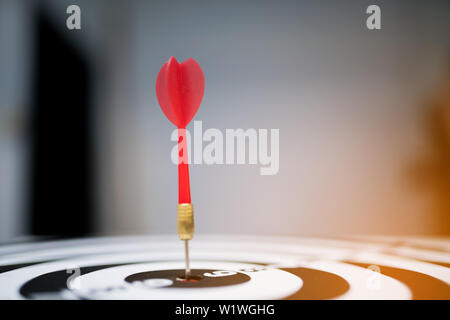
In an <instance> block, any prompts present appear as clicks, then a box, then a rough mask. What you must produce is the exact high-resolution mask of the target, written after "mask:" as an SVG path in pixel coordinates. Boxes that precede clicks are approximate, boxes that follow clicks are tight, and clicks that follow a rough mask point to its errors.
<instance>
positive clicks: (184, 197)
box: [178, 128, 191, 203]
mask: <svg viewBox="0 0 450 320" xmlns="http://www.w3.org/2000/svg"><path fill="white" fill-rule="evenodd" d="M188 159H189V156H188V148H187V138H186V129H182V128H178V203H190V202H191V186H190V183H189V163H188Z"/></svg>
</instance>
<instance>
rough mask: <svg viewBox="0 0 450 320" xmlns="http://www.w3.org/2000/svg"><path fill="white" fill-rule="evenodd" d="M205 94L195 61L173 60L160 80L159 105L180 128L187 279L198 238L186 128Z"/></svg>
mask: <svg viewBox="0 0 450 320" xmlns="http://www.w3.org/2000/svg"><path fill="white" fill-rule="evenodd" d="M204 91H205V77H204V76H203V71H202V69H201V68H200V65H199V64H198V63H197V62H196V61H195V60H194V59H192V58H189V59H187V60H186V61H184V62H182V63H178V61H177V60H176V59H175V58H174V57H170V59H169V61H168V62H166V63H165V64H164V65H163V66H162V68H161V70H160V71H159V74H158V78H157V79H156V96H157V98H158V101H159V105H160V106H161V109H162V111H163V112H164V114H165V115H166V117H167V118H168V119H169V120H170V121H171V122H172V123H173V124H174V125H176V126H177V127H178V235H179V237H180V239H182V240H185V254H186V273H185V278H186V279H189V277H190V268H189V247H188V240H190V239H192V237H193V235H194V216H193V212H194V211H193V207H192V204H191V189H190V185H189V164H188V159H189V158H188V150H187V143H186V126H187V125H188V124H189V122H191V120H192V118H194V116H195V114H196V113H197V110H198V108H199V107H200V103H201V102H202V99H203V93H204Z"/></svg>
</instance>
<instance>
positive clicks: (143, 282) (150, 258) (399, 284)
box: [0, 236, 450, 300]
mask: <svg viewBox="0 0 450 320" xmlns="http://www.w3.org/2000/svg"><path fill="white" fill-rule="evenodd" d="M419 243H420V241H418V239H403V242H402V245H399V244H398V241H397V242H395V245H394V244H393V242H389V241H385V239H381V238H380V239H373V238H372V239H369V238H367V239H361V238H360V239H355V238H352V239H351V238H347V239H346V238H341V239H314V238H260V237H234V238H225V237H216V236H203V237H202V236H199V237H198V239H196V241H194V242H193V243H192V257H191V259H192V262H191V269H192V271H191V272H192V274H191V277H190V278H186V277H184V275H185V273H184V259H183V258H184V257H183V254H184V252H183V248H181V247H180V245H179V242H178V241H177V240H176V239H175V238H171V237H118V238H93V239H83V240H71V241H68V240H65V241H53V242H41V243H34V244H33V243H32V244H19V245H12V246H4V247H1V248H0V298H1V299H139V300H140V299H171V300H178V299H179V300H189V299H217V300H222V299H450V286H449V284H450V269H449V268H448V264H449V263H450V250H447V249H449V243H448V242H445V241H442V240H441V241H437V242H436V243H435V246H433V245H432V246H431V247H430V245H429V246H428V247H427V248H426V249H424V248H420V246H419V245H418V244H419ZM428 244H430V242H428ZM438 248H439V250H438ZM446 248H447V249H446Z"/></svg>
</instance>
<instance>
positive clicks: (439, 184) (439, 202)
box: [413, 68, 450, 235]
mask: <svg viewBox="0 0 450 320" xmlns="http://www.w3.org/2000/svg"><path fill="white" fill-rule="evenodd" d="M425 110H426V111H427V112H426V113H425V116H424V128H425V133H426V141H427V143H428V150H427V151H426V152H425V157H424V158H422V159H420V160H419V161H418V162H417V163H416V165H415V166H414V167H413V177H414V181H415V184H416V185H418V186H419V187H420V189H421V190H426V191H427V192H428V193H429V196H430V197H431V201H430V203H431V207H430V214H432V215H433V216H435V217H436V219H435V221H438V222H439V225H438V226H437V228H436V229H437V230H436V231H437V233H438V234H441V235H449V234H450V68H449V71H448V73H447V78H446V79H445V81H444V82H443V86H442V87H441V88H440V90H439V92H438V94H437V95H436V97H435V98H434V99H432V102H431V104H430V106H429V107H428V108H426V109H425ZM433 220H434V219H433Z"/></svg>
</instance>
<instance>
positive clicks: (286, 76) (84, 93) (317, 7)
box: [0, 0, 450, 242]
mask: <svg viewBox="0 0 450 320" xmlns="http://www.w3.org/2000/svg"><path fill="white" fill-rule="evenodd" d="M71 4H77V5H78V6H79V7H80V8H81V30H68V29H67V27H66V19H67V18H68V16H69V15H68V14H66V8H67V7H68V6H69V5H71ZM371 4H377V5H379V6H380V8H381V25H382V29H381V30H368V29H367V28H366V19H367V17H368V15H367V14H366V8H367V7H368V6H369V5H371ZM449 30H450V2H448V1H378V0H377V1H364V0H363V1H360V0H354V1H339V2H336V1H313V0H308V1H264V0H263V1H261V0H259V1H170V0H166V1H125V0H123V1H119V0H116V1H107V0H89V1H87V0H83V1H81V0H79V1H65V0H49V1H38V0H22V1H21V0H0V242H9V241H14V240H15V239H19V238H21V237H22V238H23V237H24V236H38V235H40V236H66V237H72V236H87V235H116V234H129V235H134V234H159V233H172V234H174V235H175V234H176V204H177V169H176V166H175V165H174V164H173V163H172V162H171V160H170V152H171V149H172V148H173V146H174V142H172V141H171V140H170V135H171V132H172V131H173V129H174V127H173V126H172V124H170V123H169V121H168V120H167V119H166V118H165V116H164V114H163V113H162V112H161V110H160V108H159V105H158V102H157V100H156V96H155V90H154V85H155V81H156V76H157V73H158V71H159V69H160V67H161V66H162V64H163V63H164V62H166V61H167V60H168V58H169V57H170V56H172V55H173V56H175V57H176V58H177V59H178V60H179V61H183V60H185V59H187V58H189V57H193V58H194V59H196V60H197V61H198V62H199V64H200V65H201V66H202V68H203V70H204V73H205V77H206V90H205V97H204V100H203V103H202V105H201V107H200V109H199V112H198V113H197V115H196V117H195V120H202V121H203V129H204V130H206V129H208V128H218V129H221V130H225V129H226V128H231V129H234V128H243V129H247V128H266V129H271V128H278V129H280V170H279V172H278V174H277V175H274V176H261V175H260V174H259V165H258V166H255V165H231V166H226V165H205V164H203V165H191V169H190V172H191V188H192V197H193V203H194V206H195V209H196V211H195V214H196V232H198V233H244V234H257V235H269V234H270V235H297V236H304V235H314V236H334V235H343V234H389V235H436V236H443V235H447V236H448V235H450V32H449ZM188 129H189V127H188Z"/></svg>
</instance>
